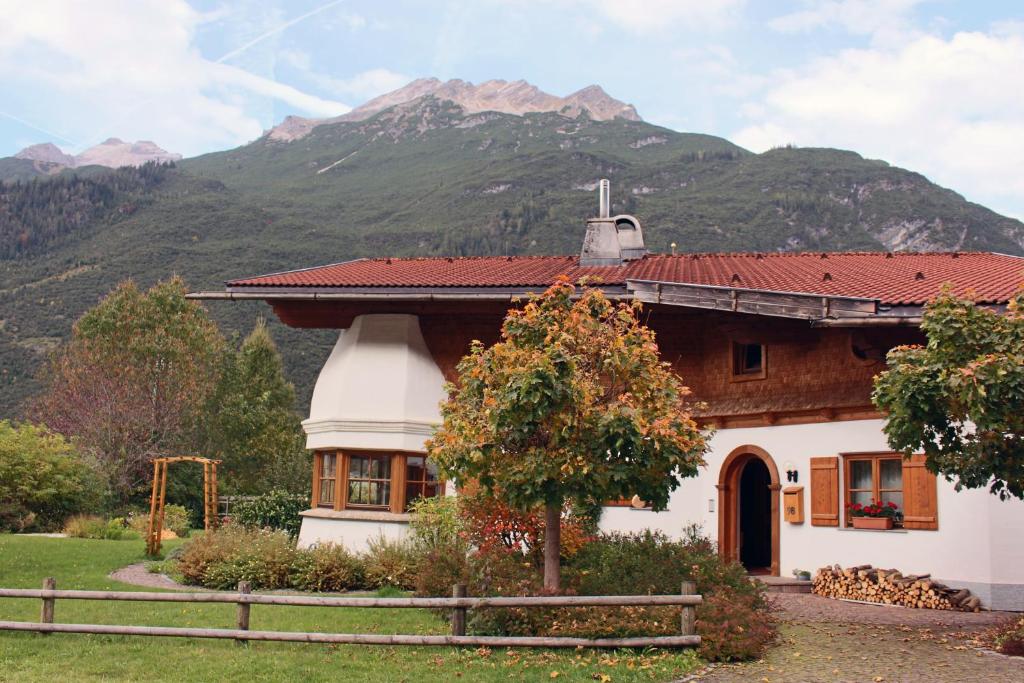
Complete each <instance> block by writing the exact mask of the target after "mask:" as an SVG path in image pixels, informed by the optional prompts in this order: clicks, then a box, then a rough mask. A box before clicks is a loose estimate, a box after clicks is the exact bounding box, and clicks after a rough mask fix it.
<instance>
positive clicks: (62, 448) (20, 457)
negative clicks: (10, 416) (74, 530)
mask: <svg viewBox="0 0 1024 683" xmlns="http://www.w3.org/2000/svg"><path fill="white" fill-rule="evenodd" d="M101 490H102V486H101V485H100V480H99V478H98V477H97V475H96V473H95V472H94V471H93V469H92V467H90V466H89V465H88V464H87V463H86V461H85V460H84V458H83V457H82V456H81V455H80V454H79V453H78V452H77V451H76V450H75V448H74V447H73V445H72V444H71V443H69V442H68V441H67V440H66V439H65V438H64V437H63V436H61V435H60V434H57V433H55V432H51V431H49V430H48V429H47V428H46V427H44V426H37V425H33V424H28V423H23V424H12V423H11V422H8V421H7V420H0V531H52V530H54V529H59V528H61V525H62V524H63V523H64V521H65V520H66V519H67V518H68V517H69V516H71V515H75V514H81V513H84V512H91V511H96V510H98V509H100V508H101V507H102V495H101V493H100V492H101Z"/></svg>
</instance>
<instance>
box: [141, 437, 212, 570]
mask: <svg viewBox="0 0 1024 683" xmlns="http://www.w3.org/2000/svg"><path fill="white" fill-rule="evenodd" d="M172 462H198V463H202V465H203V528H204V529H205V530H207V531H209V530H210V529H211V528H213V527H216V526H217V522H218V520H219V518H218V517H217V465H219V464H220V463H221V461H220V460H211V459H210V458H200V457H199V456H196V455H179V456H175V457H169V458H154V459H153V493H152V495H151V496H150V499H149V529H148V531H147V533H146V554H147V555H151V556H153V555H156V554H157V553H159V552H160V546H161V544H162V541H163V539H162V536H163V532H164V500H165V499H166V497H167V469H168V466H169V465H170V464H171V463H172Z"/></svg>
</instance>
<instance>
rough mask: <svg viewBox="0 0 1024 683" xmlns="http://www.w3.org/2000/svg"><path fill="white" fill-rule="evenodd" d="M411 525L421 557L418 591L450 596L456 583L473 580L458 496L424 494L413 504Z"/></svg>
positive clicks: (422, 593)
mask: <svg viewBox="0 0 1024 683" xmlns="http://www.w3.org/2000/svg"><path fill="white" fill-rule="evenodd" d="M409 529H410V535H409V542H410V543H412V546H413V548H414V549H415V551H416V555H417V560H418V566H417V570H416V581H415V590H416V594H417V595H420V596H428V597H439V596H449V595H451V591H452V586H453V585H455V584H457V583H462V584H466V583H469V559H468V556H469V551H470V547H469V542H468V541H467V540H466V533H465V525H464V522H463V518H462V516H461V515H460V502H459V499H458V498H456V497H455V496H440V497H432V498H420V499H419V500H417V501H416V502H415V503H414V504H413V507H412V523H411V524H410V525H409Z"/></svg>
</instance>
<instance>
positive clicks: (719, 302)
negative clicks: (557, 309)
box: [626, 280, 904, 324]
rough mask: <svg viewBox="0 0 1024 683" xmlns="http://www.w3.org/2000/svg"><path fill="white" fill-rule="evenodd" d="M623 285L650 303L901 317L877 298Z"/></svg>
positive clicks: (777, 313)
mask: <svg viewBox="0 0 1024 683" xmlns="http://www.w3.org/2000/svg"><path fill="white" fill-rule="evenodd" d="M626 288H627V290H628V291H629V292H630V293H631V294H632V295H633V296H634V297H635V298H637V299H639V300H640V301H642V302H644V303H649V304H663V305H668V306H682V307H686V308H703V309H710V310H715V311H731V312H733V313H749V314H752V315H766V316H774V317H779V318H796V319H801V320H810V321H815V322H817V321H826V320H828V321H833V320H834V321H836V322H837V323H839V324H842V322H841V321H854V320H858V321H865V322H867V321H869V320H870V321H876V320H881V319H882V318H885V319H890V320H892V319H903V318H904V316H900V315H899V314H892V315H879V314H880V312H881V311H880V308H879V305H878V301H877V300H875V299H863V298H856V297H843V296H826V295H822V294H807V293H802V292H777V291H772V290H764V289H744V288H738V287H719V286H713V285H695V284H684V283H678V282H658V281H653V280H627V281H626ZM886 313H889V312H888V311H887V312H886ZM869 324H870V323H869ZM881 324H886V323H881Z"/></svg>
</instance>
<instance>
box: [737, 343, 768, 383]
mask: <svg viewBox="0 0 1024 683" xmlns="http://www.w3.org/2000/svg"><path fill="white" fill-rule="evenodd" d="M766 366H767V357H766V354H765V348H764V344H755V343H748V342H736V341H734V342H732V378H733V380H748V379H764V378H765V376H766V373H765V369H766Z"/></svg>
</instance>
